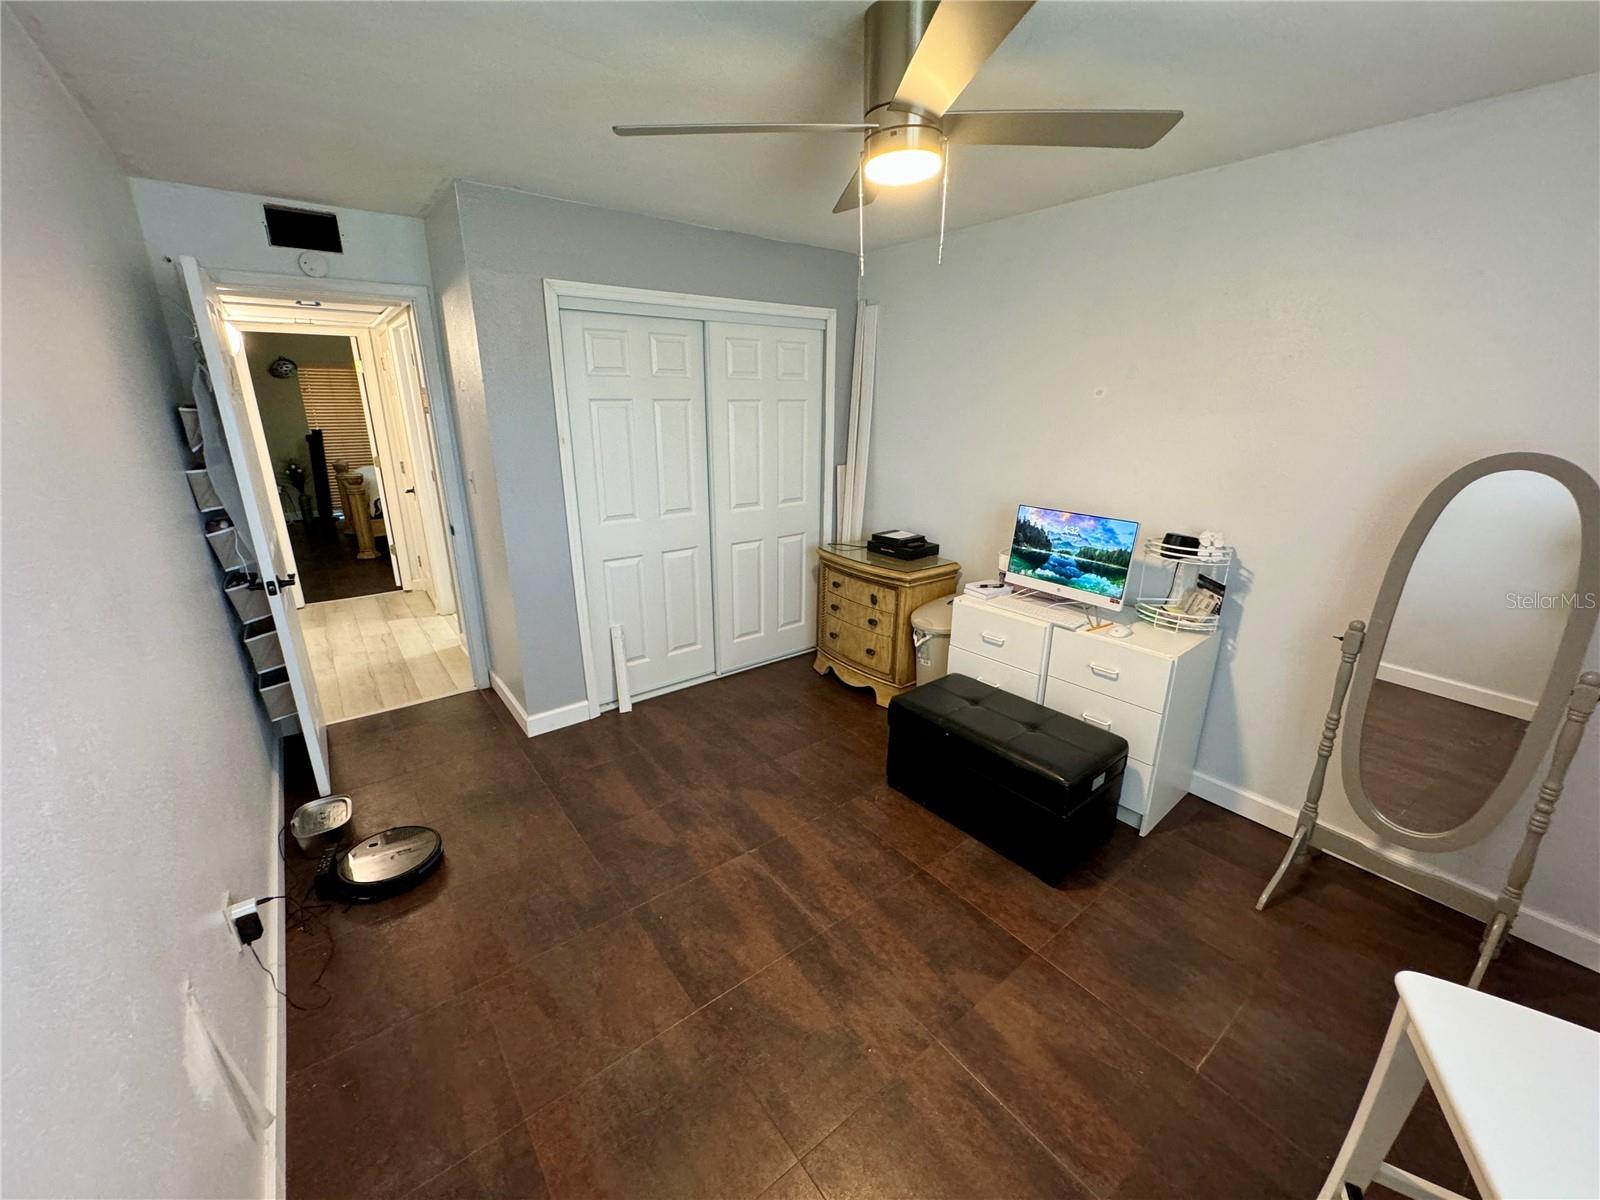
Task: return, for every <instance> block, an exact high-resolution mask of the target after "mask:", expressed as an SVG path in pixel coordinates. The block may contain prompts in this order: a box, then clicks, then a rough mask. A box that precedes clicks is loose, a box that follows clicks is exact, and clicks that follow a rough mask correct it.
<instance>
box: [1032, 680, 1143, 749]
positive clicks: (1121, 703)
mask: <svg viewBox="0 0 1600 1200" xmlns="http://www.w3.org/2000/svg"><path fill="white" fill-rule="evenodd" d="M1044 706H1045V707H1046V708H1053V709H1055V710H1056V711H1057V712H1058V713H1065V714H1066V715H1067V716H1069V717H1077V718H1078V720H1080V721H1086V722H1088V723H1089V724H1090V725H1094V726H1097V727H1099V728H1100V729H1104V730H1106V731H1108V732H1110V733H1114V734H1116V735H1117V736H1118V737H1121V738H1127V739H1128V757H1129V758H1134V759H1138V760H1139V761H1140V762H1142V763H1153V762H1155V760H1156V743H1157V742H1158V741H1160V739H1161V714H1160V713H1158V712H1151V711H1150V710H1149V709H1148V708H1140V707H1139V706H1138V705H1137V704H1129V703H1128V702H1127V701H1126V700H1118V699H1117V698H1116V697H1114V696H1107V695H1104V694H1103V693H1101V692H1091V691H1090V690H1089V689H1088V688H1086V687H1079V686H1078V685H1077V684H1075V683H1068V682H1066V681H1065V680H1063V679H1054V678H1052V679H1048V680H1046V681H1045V685H1044Z"/></svg>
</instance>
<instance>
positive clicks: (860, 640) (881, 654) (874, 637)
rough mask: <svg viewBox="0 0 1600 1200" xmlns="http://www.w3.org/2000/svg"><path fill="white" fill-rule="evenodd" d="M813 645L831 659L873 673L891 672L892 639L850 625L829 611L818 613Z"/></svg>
mask: <svg viewBox="0 0 1600 1200" xmlns="http://www.w3.org/2000/svg"><path fill="white" fill-rule="evenodd" d="M817 645H818V646H820V647H821V648H822V649H824V650H826V651H827V652H828V653H829V654H831V655H833V656H834V657H835V658H842V659H843V660H844V661H845V662H847V663H850V664H851V665H852V666H857V667H860V668H861V669H862V670H863V671H871V672H873V674H875V675H883V676H885V677H888V676H889V675H890V674H892V673H893V671H894V639H893V638H891V637H888V636H887V635H884V634H879V633H873V632H872V631H871V630H869V629H864V628H862V627H861V626H860V625H851V624H850V623H849V622H847V621H841V620H840V619H839V618H838V617H835V616H833V615H831V614H829V613H824V614H823V616H822V629H821V634H820V636H819V637H818V638H817Z"/></svg>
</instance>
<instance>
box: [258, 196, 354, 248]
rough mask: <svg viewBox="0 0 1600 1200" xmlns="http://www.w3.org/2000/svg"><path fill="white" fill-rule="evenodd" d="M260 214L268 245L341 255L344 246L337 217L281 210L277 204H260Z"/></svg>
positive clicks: (306, 209)
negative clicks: (264, 223) (265, 227)
mask: <svg viewBox="0 0 1600 1200" xmlns="http://www.w3.org/2000/svg"><path fill="white" fill-rule="evenodd" d="M261 211H262V214H263V215H264V216H265V217H266V222H267V242H268V244H269V245H273V246H286V247H288V248H289V249H291V250H320V251H322V252H323V253H325V254H343V253H344V243H343V242H342V241H341V240H340V238H339V218H338V217H337V216H335V215H334V214H333V213H330V212H316V211H314V210H312V209H309V208H285V207H283V206H282V205H280V204H263V205H262V206H261Z"/></svg>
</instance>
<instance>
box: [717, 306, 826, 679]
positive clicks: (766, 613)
mask: <svg viewBox="0 0 1600 1200" xmlns="http://www.w3.org/2000/svg"><path fill="white" fill-rule="evenodd" d="M706 344H707V347H708V350H707V362H708V363H709V364H710V367H709V370H708V372H707V383H706V388H707V392H706V395H707V404H708V416H707V424H708V426H709V427H710V430H711V512H712V533H713V539H714V545H715V555H716V572H715V579H716V618H717V620H716V626H717V665H718V669H719V670H721V671H732V670H737V669H739V668H741V667H747V666H753V665H755V664H756V663H761V662H767V661H769V660H771V659H774V658H781V657H784V656H786V655H790V654H798V653H801V652H802V651H805V650H807V649H809V648H810V647H812V646H814V645H815V644H816V579H815V570H816V568H815V566H814V563H813V552H814V550H815V549H816V545H817V539H818V537H819V536H820V534H821V530H822V493H821V487H822V396H823V386H822V385H823V380H822V364H823V360H822V348H823V340H822V331H821V330H809V329H789V328H779V327H765V326H755V325H737V324H731V323H723V322H711V323H709V324H708V325H707V326H706Z"/></svg>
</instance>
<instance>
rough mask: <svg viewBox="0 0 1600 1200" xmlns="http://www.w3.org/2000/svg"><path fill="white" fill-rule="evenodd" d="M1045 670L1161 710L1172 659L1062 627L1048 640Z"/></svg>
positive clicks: (1100, 691) (1116, 696)
mask: <svg viewBox="0 0 1600 1200" xmlns="http://www.w3.org/2000/svg"><path fill="white" fill-rule="evenodd" d="M1048 672H1049V675H1050V677H1051V678H1052V679H1061V680H1064V681H1066V682H1067V683H1075V684H1077V685H1078V686H1079V687H1084V688H1088V689H1089V690H1090V691H1091V692H1099V693H1100V694H1101V695H1102V696H1113V697H1115V698H1116V699H1118V700H1126V701H1127V702H1128V703H1129V704H1137V705H1138V706H1139V707H1140V708H1148V709H1150V710H1151V711H1152V712H1161V711H1162V710H1163V709H1165V708H1166V706H1167V678H1168V676H1170V675H1171V674H1172V660H1171V659H1169V658H1162V657H1160V656H1159V655H1155V654H1146V653H1144V652H1143V651H1139V650H1135V649H1133V648H1132V647H1129V646H1119V645H1118V644H1117V643H1116V642H1113V641H1111V640H1110V639H1109V638H1105V637H1099V636H1096V635H1095V634H1092V633H1069V632H1066V631H1064V630H1063V631H1062V632H1061V633H1059V634H1057V635H1056V637H1054V638H1053V639H1052V640H1051V642H1050V666H1049V668H1048Z"/></svg>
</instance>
